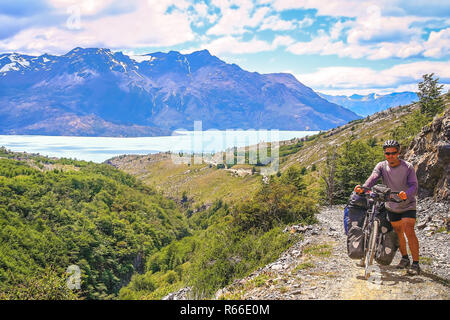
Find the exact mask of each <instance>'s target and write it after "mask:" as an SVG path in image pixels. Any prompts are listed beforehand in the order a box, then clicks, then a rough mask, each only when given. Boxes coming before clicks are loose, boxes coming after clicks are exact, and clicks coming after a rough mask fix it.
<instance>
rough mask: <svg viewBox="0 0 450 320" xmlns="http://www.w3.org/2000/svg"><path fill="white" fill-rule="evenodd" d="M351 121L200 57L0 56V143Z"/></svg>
mask: <svg viewBox="0 0 450 320" xmlns="http://www.w3.org/2000/svg"><path fill="white" fill-rule="evenodd" d="M358 118H359V116H358V115H356V114H355V113H353V112H352V111H350V110H348V109H345V108H343V107H341V106H338V105H336V104H334V103H330V102H328V101H327V100H325V99H323V98H321V97H320V96H319V95H318V94H316V93H315V92H314V91H313V90H312V89H311V88H309V87H307V86H305V85H304V84H302V83H300V82H299V81H297V79H296V78H295V77H294V76H292V75H291V74H284V73H273V74H260V73H257V72H248V71H245V70H243V69H242V68H240V67H239V66H238V65H236V64H228V63H226V62H224V61H222V60H220V59H219V58H217V57H215V56H212V55H211V54H210V53H209V52H208V51H207V50H202V51H196V52H193V53H191V54H186V55H183V54H181V53H179V52H176V51H170V52H168V53H163V52H155V53H149V54H145V55H139V56H128V55H125V54H123V53H122V52H112V51H111V50H109V49H103V48H86V49H84V48H75V49H73V50H71V51H70V52H68V53H67V54H65V55H61V56H52V55H47V54H45V55H41V56H29V55H22V54H19V53H12V54H10V53H8V54H6V53H5V54H0V134H42V135H79V136H127V137H128V136H156V135H170V133H171V132H172V131H173V130H177V129H182V128H184V129H185V130H193V125H194V121H198V120H201V121H202V126H203V130H207V129H213V128H214V129H219V130H221V129H272V128H277V129H281V130H321V129H329V128H332V127H335V126H338V125H341V124H344V123H347V122H348V121H350V120H353V119H358Z"/></svg>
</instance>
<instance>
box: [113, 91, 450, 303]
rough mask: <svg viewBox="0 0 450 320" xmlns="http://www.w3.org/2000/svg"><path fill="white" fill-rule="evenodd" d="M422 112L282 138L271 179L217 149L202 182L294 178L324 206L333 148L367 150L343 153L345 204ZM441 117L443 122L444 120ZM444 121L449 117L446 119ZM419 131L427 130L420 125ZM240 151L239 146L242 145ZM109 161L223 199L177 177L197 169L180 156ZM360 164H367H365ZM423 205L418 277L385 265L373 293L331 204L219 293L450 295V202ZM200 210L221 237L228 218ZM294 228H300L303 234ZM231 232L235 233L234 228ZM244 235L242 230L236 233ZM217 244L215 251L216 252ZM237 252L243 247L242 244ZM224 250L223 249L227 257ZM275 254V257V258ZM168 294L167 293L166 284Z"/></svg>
mask: <svg viewBox="0 0 450 320" xmlns="http://www.w3.org/2000/svg"><path fill="white" fill-rule="evenodd" d="M445 99H447V100H446V101H447V103H448V97H445ZM418 110H419V106H418V105H417V104H412V105H408V106H403V107H397V108H390V109H388V110H385V111H382V112H379V113H376V114H374V115H371V116H369V117H366V118H365V119H361V120H356V121H352V122H350V123H348V124H346V125H344V126H341V127H338V128H335V129H332V130H329V131H326V132H321V133H320V134H317V135H315V136H311V137H305V138H302V139H292V140H289V141H282V142H280V149H279V151H280V170H279V172H278V173H277V174H276V175H274V176H273V177H271V178H267V179H266V178H264V176H261V175H259V172H260V171H261V169H262V168H263V166H261V165H248V164H247V165H235V166H229V167H221V166H220V165H218V163H216V162H214V161H216V160H218V159H220V158H221V157H223V153H217V154H216V155H215V156H214V157H213V158H212V159H213V161H211V162H210V163H206V164H202V165H198V166H199V167H198V168H199V169H202V170H201V171H199V172H205V175H204V176H203V177H202V181H204V182H205V181H208V177H212V176H214V175H219V174H223V175H224V176H223V180H222V181H216V182H215V188H213V189H215V190H217V189H216V188H219V189H220V187H219V186H218V185H217V183H219V184H222V186H227V185H230V184H231V183H232V181H233V180H234V181H237V182H240V183H241V184H242V186H244V185H245V184H246V183H248V181H249V180H243V178H242V177H240V176H239V173H242V174H245V173H247V177H248V178H249V179H250V177H253V178H252V179H255V184H256V180H258V181H260V182H259V183H261V182H262V186H264V185H267V186H268V187H269V188H271V187H270V186H271V185H273V184H277V183H279V182H283V181H289V183H291V184H296V185H297V186H299V188H300V189H301V190H302V191H301V192H302V194H303V195H304V196H306V197H307V198H308V199H321V200H320V201H321V202H322V203H324V204H325V203H326V202H327V200H326V194H325V193H324V184H323V180H322V176H323V174H324V172H325V170H326V160H327V157H328V156H329V155H330V150H333V148H336V150H338V151H339V152H343V151H345V150H346V149H349V150H353V151H352V152H357V151H358V152H359V151H361V152H362V154H361V155H362V157H359V156H357V154H355V153H349V154H344V155H343V156H342V157H340V159H341V160H340V161H344V162H345V161H346V162H345V163H346V166H349V168H350V169H351V170H353V171H348V172H347V171H342V172H341V174H342V175H343V177H342V178H341V179H343V180H344V181H345V182H346V185H342V186H339V188H340V189H342V190H341V191H342V194H335V197H336V200H335V201H337V202H338V203H339V202H340V201H342V202H341V203H345V201H346V200H347V198H348V194H349V192H350V191H349V190H351V189H352V188H353V187H354V185H356V184H357V183H362V182H364V180H365V178H366V177H367V176H368V175H369V174H370V172H371V171H372V168H373V166H374V164H375V163H376V162H377V161H379V160H380V159H382V157H383V155H382V153H381V146H380V144H381V143H382V142H383V141H384V140H386V139H389V138H391V137H392V135H394V134H397V135H399V134H400V133H401V134H400V136H399V137H400V138H401V139H402V140H401V141H407V142H408V141H409V142H411V141H413V140H414V139H413V138H414V137H413V136H410V135H409V133H408V134H406V135H404V134H403V133H404V132H405V126H408V125H409V124H410V123H411V121H413V122H414V115H415V114H416V112H418ZM441 122H442V123H444V121H441ZM445 123H447V122H446V121H445ZM434 127H436V126H433V128H434ZM408 128H409V127H408ZM445 128H447V127H445ZM408 130H409V129H408ZM414 130H416V129H414ZM418 130H419V131H420V129H418ZM402 132H403V133H402ZM407 132H409V131H407ZM409 142H408V143H406V142H405V143H403V142H402V143H403V145H404V148H403V151H402V154H405V153H406V152H407V151H408V149H410V148H413V145H414V144H412V145H409ZM355 148H356V149H355ZM244 150H245V148H244ZM234 151H235V152H236V151H237V150H234ZM214 159H215V160H214ZM110 161H111V163H112V164H113V165H115V166H118V167H120V168H122V169H124V170H126V171H127V172H130V173H132V172H135V173H138V175H139V176H140V177H141V179H142V180H144V181H146V179H148V180H147V181H152V183H153V185H154V186H155V188H156V187H157V186H159V187H160V188H161V187H162V188H165V187H167V188H170V183H171V181H172V182H173V183H174V185H176V186H177V188H181V189H182V188H183V187H186V186H188V185H189V186H191V187H192V189H190V191H186V193H185V194H184V196H185V199H189V198H190V195H191V193H190V192H193V194H196V197H197V198H202V201H206V203H208V202H209V203H211V202H212V201H213V200H214V199H217V198H216V197H215V195H214V191H212V190H211V189H212V188H205V187H202V186H200V187H199V188H196V181H197V180H196V179H199V177H198V176H197V177H196V178H193V179H192V180H189V179H187V178H184V179H181V178H179V177H177V175H179V176H183V175H184V176H185V177H187V176H188V175H189V174H190V171H188V170H190V169H192V168H195V167H192V168H190V166H188V165H176V164H174V163H173V162H172V163H171V160H170V157H169V155H151V156H149V157H148V158H147V159H146V157H145V156H124V157H121V158H115V159H112V160H110ZM362 163H364V165H362ZM191 166H192V165H191ZM360 168H362V169H363V170H359V169H360ZM256 169H258V170H256ZM169 170H170V171H173V170H179V171H178V174H177V175H174V176H170V175H169V174H168V172H169ZM194 172H195V169H194ZM147 174H148V176H152V175H156V176H157V177H154V178H150V177H147V176H146V175H147ZM422 174H423V172H422V171H421V170H419V171H418V176H419V178H420V177H421V175H422ZM261 178H263V179H262V181H261V180H260V179H261ZM147 183H148V182H147ZM256 185H257V184H256ZM245 187H247V186H245ZM241 190H245V189H240V192H241ZM254 190H256V191H255V192H254V193H253V195H252V193H251V192H246V193H245V196H248V198H247V197H246V198H245V199H248V200H246V201H244V202H242V200H241V199H242V197H243V195H242V194H239V193H236V194H235V195H234V196H232V197H231V198H228V199H227V200H233V202H232V204H233V207H234V208H236V212H247V211H246V210H247V209H246V206H247V204H246V202H249V203H250V202H252V200H250V199H251V198H255V197H256V196H257V195H258V194H261V193H260V192H261V191H259V190H264V187H262V189H258V188H255V189H254ZM205 191H206V192H205ZM178 194H179V195H180V197H181V198H180V201H179V202H180V203H183V201H182V200H181V199H182V198H183V195H182V193H181V192H180V191H179V192H178ZM196 197H193V198H196ZM276 197H277V198H278V199H284V195H283V194H282V193H278V194H277V196H276ZM268 200H269V199H268ZM273 200H274V199H272V201H273ZM259 201H261V202H260V205H261V206H262V207H264V206H270V204H269V203H270V202H268V203H266V202H263V201H262V200H259ZM264 201H265V200H264ZM253 202H254V200H253ZM184 203H185V205H186V208H187V210H189V209H188V208H192V207H191V206H192V205H193V203H195V202H193V203H189V202H188V201H187V202H184ZM254 205H255V207H253V204H249V206H250V208H251V210H250V211H248V213H249V214H250V216H253V215H257V214H258V212H259V211H258V210H259V209H258V208H259V207H258V205H257V204H254ZM420 205H421V206H422V207H421V208H422V209H421V210H423V212H421V213H420V217H419V218H420V220H419V223H420V227H419V228H420V230H421V232H420V237H421V241H422V251H421V252H422V258H421V260H422V264H423V265H424V269H425V273H424V274H423V276H421V277H420V278H417V280H414V279H412V280H408V278H406V279H404V275H403V274H402V273H401V272H396V271H395V270H393V269H392V268H391V267H388V268H387V269H381V279H382V281H383V282H384V283H385V286H384V287H382V288H381V289H380V288H378V289H379V290H378V291H373V294H372V295H370V294H368V292H369V291H370V292H372V291H371V290H369V291H367V285H369V286H370V284H367V283H366V282H365V281H361V280H360V279H359V278H358V276H357V275H358V274H359V272H360V270H359V269H358V268H356V267H355V266H354V263H353V262H352V261H351V260H350V259H348V258H347V256H346V252H345V247H344V244H345V238H344V235H343V232H342V220H341V217H342V210H343V207H341V206H337V207H331V208H330V209H326V208H322V209H321V210H320V213H318V214H317V215H316V217H317V219H318V224H311V225H309V226H305V222H306V221H303V223H302V225H300V226H297V227H293V228H292V225H290V227H289V228H288V229H287V231H289V230H292V231H293V232H294V233H293V234H292V233H290V232H284V234H285V236H288V237H291V236H300V238H301V240H300V241H299V242H295V244H293V243H292V242H289V243H290V244H291V245H290V247H289V249H288V250H287V251H285V253H283V254H281V255H278V259H279V260H276V259H274V260H272V262H271V263H269V264H266V265H265V266H262V267H261V268H260V269H258V271H252V272H249V273H248V274H247V277H241V278H239V277H237V278H233V277H230V278H229V280H228V281H231V280H233V279H234V280H233V281H232V282H230V283H232V284H231V286H229V287H225V288H223V289H222V290H220V291H218V292H216V297H217V298H226V299H239V298H241V299H304V298H312V299H348V298H355V299H365V298H367V299H373V298H376V299H378V298H380V297H383V296H386V297H390V298H393V299H415V298H417V297H419V296H420V297H423V298H424V299H448V294H446V292H447V290H448V276H449V270H448V268H447V267H446V264H445V261H446V260H448V257H449V254H448V250H447V248H446V245H445V243H446V241H448V233H447V231H446V230H448V226H447V224H446V221H447V220H448V217H447V216H446V211H445V208H446V204H445V203H441V204H436V203H434V202H433V201H432V200H430V199H423V200H421V202H420ZM213 207H216V205H213ZM197 209H198V210H193V211H191V212H192V213H193V215H192V217H191V219H198V220H197V221H203V222H202V223H201V225H203V228H206V229H205V232H207V233H208V234H209V237H215V236H214V235H215V234H216V233H217V232H219V230H222V229H224V227H223V226H222V225H221V223H219V224H217V223H218V221H220V219H222V218H226V216H225V217H224V216H222V215H220V216H216V214H215V213H213V212H212V211H211V209H206V210H203V209H202V208H200V207H197ZM191 210H192V209H191ZM231 210H233V208H231ZM219 217H221V218H219ZM205 219H208V220H205ZM218 219H219V220H218ZM235 219H236V218H235V216H234V215H231V216H230V223H231V224H233V223H235V222H233V221H241V222H240V223H242V221H246V220H235ZM191 221H192V220H191ZM194 221H195V220H194ZM194 221H192V222H191V224H192V223H194V224H196V223H197V225H198V222H194ZM206 221H208V222H206ZM219 226H220V227H219ZM225 229H226V228H225ZM295 230H299V231H298V232H296V231H295ZM280 231H281V229H278V230H277V231H275V230H274V232H277V233H279V232H280ZM285 231H286V230H285ZM230 232H231V231H230ZM234 232H236V231H234ZM220 234H221V236H219V239H223V240H222V242H223V243H227V244H228V243H233V248H234V245H235V243H234V242H233V241H232V240H231V239H229V240H228V238H227V236H225V235H224V234H222V233H220ZM226 234H228V232H227V233H226ZM230 236H231V235H230ZM241 236H243V235H239V236H237V237H241ZM222 237H225V238H222ZM173 245H174V248H173V249H172V252H173V254H174V255H175V256H179V255H181V257H184V258H183V259H187V260H182V261H189V259H188V258H187V257H186V254H183V253H182V252H185V251H181V252H180V250H181V249H180V248H183V247H185V246H186V243H185V244H183V241H181V242H176V243H174V244H173ZM241 245H242V243H241ZM214 247H215V249H214V250H218V251H217V252H222V251H221V250H225V247H223V248H222V247H221V246H220V245H219V244H215V245H214ZM176 248H178V249H176ZM219 248H222V249H219ZM184 250H185V249H184ZM214 250H213V252H216V251H214ZM233 250H237V248H235V249H233ZM233 250H231V252H229V253H228V254H230V255H231V256H228V255H225V257H228V258H226V259H227V261H229V262H233V261H234V260H235V259H236V261H239V264H240V263H242V260H243V259H244V258H243V256H242V253H239V254H237V251H236V252H235V254H236V255H237V257H236V256H234V257H233V255H232V252H233ZM305 250H306V251H305ZM445 250H447V251H445ZM165 251H166V249H165ZM227 251H228V250H227ZM277 252H279V251H277ZM222 254H223V253H221V254H220V255H222ZM208 256H209V258H208ZM213 256H215V254H213V255H210V254H209V253H208V254H206V256H205V257H204V258H203V259H202V261H203V264H202V265H203V266H204V267H205V268H206V269H204V270H205V272H207V270H209V268H208V267H207V266H208V265H209V263H211V264H213V265H214V264H215V262H214V258H213ZM274 256H275V255H273V256H272V257H274ZM155 259H156V257H155ZM157 259H159V260H158V261H161V260H160V259H161V257H159V258H157ZM211 259H213V260H211ZM186 263H188V262H186ZM342 266H345V267H346V268H347V269H348V270H349V272H348V273H346V274H341V273H339V272H338V270H339V269H340V268H341V267H342ZM229 268H233V263H231V265H229ZM157 270H160V269H157ZM246 270H249V269H246ZM254 270H256V269H254ZM166 272H167V271H166ZM197 272H198V270H197ZM164 274H167V273H164V272H162V271H158V272H156V273H152V272H151V271H150V270H149V271H148V272H147V273H146V274H145V275H144V276H143V277H142V278H135V279H134V281H132V284H131V285H130V286H128V287H127V288H126V289H124V291H121V293H122V296H121V297H122V298H130V297H136V295H137V296H142V295H143V294H144V296H145V293H139V292H136V289H134V288H137V287H139V285H140V283H142V282H143V281H149V279H154V280H153V281H157V279H158V277H162V276H163V275H164ZM234 276H237V274H236V273H235V274H234ZM145 279H147V280H145ZM203 279H204V278H203ZM402 279H403V280H402ZM400 280H402V281H400ZM203 281H206V280H203ZM189 283H190V284H191V285H192V283H194V286H195V281H194V282H189V281H186V282H183V281H181V282H178V286H182V285H183V284H185V285H186V284H189ZM409 283H411V284H416V283H417V284H420V285H419V286H420V289H419V291H418V292H416V293H414V292H413V291H411V290H409V289H408V285H409ZM341 285H342V286H343V287H345V288H348V289H349V290H348V291H347V292H344V291H345V290H344V291H342V290H340V289H341ZM354 286H356V287H358V288H360V289H361V290H360V291H357V292H352V291H351V288H353V287H354ZM391 286H392V287H391ZM176 287H177V286H173V287H172V288H174V289H175V288H176ZM208 288H209V290H211V289H212V288H217V286H212V287H208ZM374 288H375V287H374ZM374 288H372V289H374ZM375 289H376V288H375ZM192 290H193V289H192V287H191V286H188V287H183V288H182V289H181V290H180V291H175V290H173V291H172V292H171V293H169V294H168V295H166V296H165V299H180V298H181V299H182V298H186V297H188V298H189V297H190V298H193V297H194V298H199V297H204V296H202V295H200V296H199V292H198V288H197V289H195V290H197V291H195V290H194V291H192ZM144 292H145V291H144ZM165 292H168V291H167V290H166V291H165ZM146 294H147V295H146V297H148V298H161V297H162V295H161V294H162V292H160V293H159V294H158V295H154V294H150V293H146Z"/></svg>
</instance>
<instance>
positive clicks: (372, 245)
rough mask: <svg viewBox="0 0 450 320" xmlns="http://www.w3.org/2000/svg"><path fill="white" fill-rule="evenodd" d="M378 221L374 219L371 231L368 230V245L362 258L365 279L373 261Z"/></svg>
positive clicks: (368, 274)
mask: <svg viewBox="0 0 450 320" xmlns="http://www.w3.org/2000/svg"><path fill="white" fill-rule="evenodd" d="M379 223H380V222H379V221H378V220H376V219H375V220H374V222H373V226H372V231H371V232H370V236H369V243H368V244H369V247H368V250H367V253H366V258H365V260H364V262H365V263H364V265H365V270H364V277H365V278H366V279H369V277H370V266H371V265H372V263H373V258H374V257H375V249H376V248H375V245H376V242H377V236H378V229H379Z"/></svg>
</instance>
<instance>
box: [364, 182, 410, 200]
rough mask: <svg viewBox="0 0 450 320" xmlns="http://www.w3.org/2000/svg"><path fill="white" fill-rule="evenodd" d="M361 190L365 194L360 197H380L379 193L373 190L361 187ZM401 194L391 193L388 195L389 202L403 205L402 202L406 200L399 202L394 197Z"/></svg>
mask: <svg viewBox="0 0 450 320" xmlns="http://www.w3.org/2000/svg"><path fill="white" fill-rule="evenodd" d="M360 188H361V189H362V190H363V193H362V194H359V195H360V196H366V197H367V196H370V197H371V198H376V196H377V195H378V193H376V192H375V191H373V190H372V189H371V188H366V187H364V186H360ZM399 193H400V192H397V191H390V192H389V194H388V198H389V201H392V202H396V203H401V202H404V201H406V199H405V200H402V199H400V200H397V199H396V198H393V197H392V195H394V196H395V195H398V194H399Z"/></svg>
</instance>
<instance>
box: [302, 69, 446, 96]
mask: <svg viewBox="0 0 450 320" xmlns="http://www.w3.org/2000/svg"><path fill="white" fill-rule="evenodd" d="M449 62H450V61H445V62H440V61H439V62H438V61H433V62H431V61H421V62H413V63H406V64H399V65H395V66H393V67H391V68H388V69H383V70H374V69H371V68H366V67H326V68H319V69H318V70H317V71H316V72H313V73H308V74H296V75H295V76H296V78H297V79H298V80H299V81H300V82H302V83H304V84H305V85H307V86H310V87H312V88H314V90H316V91H319V92H323V93H329V94H337V93H341V94H347V93H362V92H367V93H369V92H376V93H388V92H393V91H396V92H399V91H416V90H417V83H418V82H419V81H421V80H422V75H424V74H426V73H435V75H436V76H438V77H439V78H440V79H441V81H440V82H442V83H446V84H447V85H446V86H447V87H449V85H450V63H449Z"/></svg>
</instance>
